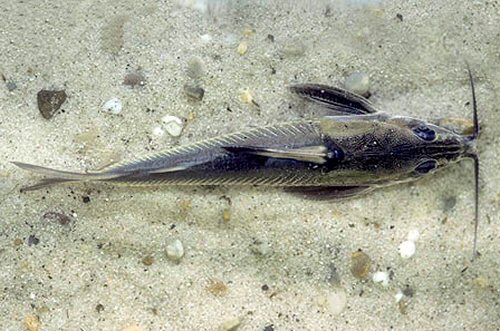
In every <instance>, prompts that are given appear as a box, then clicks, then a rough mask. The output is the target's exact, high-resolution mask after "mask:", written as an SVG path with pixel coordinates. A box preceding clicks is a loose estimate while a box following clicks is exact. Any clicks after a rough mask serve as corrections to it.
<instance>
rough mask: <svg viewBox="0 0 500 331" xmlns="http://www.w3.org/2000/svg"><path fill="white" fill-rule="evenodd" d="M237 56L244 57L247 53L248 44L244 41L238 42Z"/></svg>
mask: <svg viewBox="0 0 500 331" xmlns="http://www.w3.org/2000/svg"><path fill="white" fill-rule="evenodd" d="M237 51H238V54H240V55H245V54H246V52H247V51H248V43H247V42H246V41H242V42H240V44H239V45H238V48H237Z"/></svg>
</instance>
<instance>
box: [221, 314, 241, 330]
mask: <svg viewBox="0 0 500 331" xmlns="http://www.w3.org/2000/svg"><path fill="white" fill-rule="evenodd" d="M240 325H241V319H239V318H237V317H233V318H230V319H228V320H225V321H224V323H222V325H221V327H220V328H219V329H220V331H235V330H236V329H238V327H239V326H240Z"/></svg>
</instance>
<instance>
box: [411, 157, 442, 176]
mask: <svg viewBox="0 0 500 331" xmlns="http://www.w3.org/2000/svg"><path fill="white" fill-rule="evenodd" d="M437 167H438V163H437V161H436V160H426V161H424V162H421V163H420V164H419V165H418V166H417V167H416V168H415V172H416V173H418V174H419V175H425V174H428V173H429V172H431V171H432V170H434V169H436V168H437Z"/></svg>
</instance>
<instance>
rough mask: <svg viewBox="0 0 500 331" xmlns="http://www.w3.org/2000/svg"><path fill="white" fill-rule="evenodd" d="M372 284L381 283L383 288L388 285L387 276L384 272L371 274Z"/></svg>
mask: <svg viewBox="0 0 500 331" xmlns="http://www.w3.org/2000/svg"><path fill="white" fill-rule="evenodd" d="M372 280H373V282H374V283H381V284H382V285H383V286H387V285H389V274H388V273H387V272H385V271H377V272H376V273H374V274H373V277H372Z"/></svg>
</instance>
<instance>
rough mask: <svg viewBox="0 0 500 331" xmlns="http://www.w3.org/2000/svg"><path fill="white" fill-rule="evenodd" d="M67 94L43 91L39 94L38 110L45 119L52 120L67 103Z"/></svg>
mask: <svg viewBox="0 0 500 331" xmlns="http://www.w3.org/2000/svg"><path fill="white" fill-rule="evenodd" d="M66 97H67V95H66V92H65V91H64V90H62V91H49V90H41V91H39V92H38V93H37V103H38V110H39V111H40V114H42V116H43V118H45V119H47V120H48V119H51V118H52V117H53V116H54V114H55V113H56V112H57V111H58V110H59V108H61V105H62V104H63V103H64V101H66Z"/></svg>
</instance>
